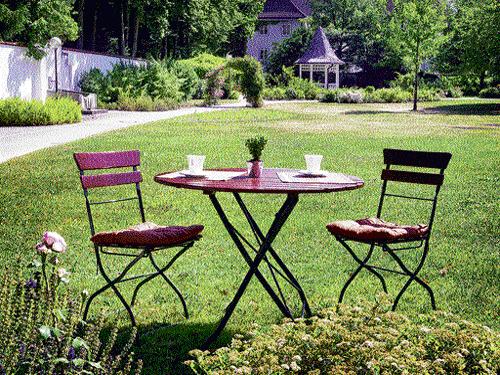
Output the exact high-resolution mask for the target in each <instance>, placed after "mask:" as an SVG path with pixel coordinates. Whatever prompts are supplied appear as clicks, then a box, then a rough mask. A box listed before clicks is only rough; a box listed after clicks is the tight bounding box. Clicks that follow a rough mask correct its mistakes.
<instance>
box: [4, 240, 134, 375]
mask: <svg viewBox="0 0 500 375" xmlns="http://www.w3.org/2000/svg"><path fill="white" fill-rule="evenodd" d="M65 251H66V242H65V241H64V239H63V238H62V237H61V236H60V235H59V234H57V233H55V232H46V233H45V234H44V236H43V238H42V242H41V243H39V244H37V245H36V252H37V254H36V256H35V258H34V259H33V261H32V263H31V264H30V267H31V269H33V270H34V272H33V273H32V277H31V278H30V279H29V281H28V282H26V281H24V280H23V277H21V276H20V270H19V269H18V270H17V271H18V273H12V272H2V275H1V284H0V302H1V303H0V321H1V322H2V324H1V327H0V373H1V374H6V375H11V374H96V375H105V374H117V375H118V374H123V375H125V374H132V373H135V374H139V373H140V372H141V368H142V363H141V361H138V363H137V364H136V365H134V364H133V354H130V353H129V351H130V348H131V345H132V344H133V342H134V341H135V336H136V332H137V330H136V328H134V329H133V330H132V332H131V335H130V337H129V339H128V341H127V342H125V343H122V345H118V344H116V341H117V335H118V330H117V328H115V329H113V330H112V331H111V333H110V335H109V339H108V341H107V342H106V343H105V344H103V343H102V342H101V339H100V336H101V331H102V330H103V328H104V326H103V321H104V319H103V318H101V319H100V320H99V321H98V322H97V323H96V324H90V323H84V322H82V321H81V316H80V314H81V310H82V306H83V303H84V302H85V299H86V297H87V295H88V293H87V292H86V291H84V292H83V293H81V294H80V295H79V296H78V295H74V294H73V293H71V292H70V291H68V290H65V292H63V293H61V291H60V290H58V287H59V286H60V284H61V285H62V284H65V283H68V282H69V280H68V279H67V276H68V274H69V273H68V272H66V270H65V269H63V268H58V267H60V266H59V265H58V264H59V259H57V258H58V257H60V256H62V254H63V253H64V252H65ZM54 254H55V255H54ZM49 258H50V259H49ZM56 265H57V266H56ZM48 268H50V270H49V269H48ZM132 367H133V368H134V371H132Z"/></svg>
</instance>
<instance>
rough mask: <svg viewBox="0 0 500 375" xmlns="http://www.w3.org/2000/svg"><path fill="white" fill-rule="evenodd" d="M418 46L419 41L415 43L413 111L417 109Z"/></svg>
mask: <svg viewBox="0 0 500 375" xmlns="http://www.w3.org/2000/svg"><path fill="white" fill-rule="evenodd" d="M419 47H420V43H417V51H416V56H415V83H414V85H415V86H414V90H413V111H416V110H417V101H418V70H419V69H420V64H419V63H420V58H419Z"/></svg>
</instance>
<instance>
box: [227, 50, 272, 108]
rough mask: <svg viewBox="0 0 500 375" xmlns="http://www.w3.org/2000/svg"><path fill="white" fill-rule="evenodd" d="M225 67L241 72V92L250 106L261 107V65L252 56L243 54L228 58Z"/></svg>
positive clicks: (262, 88)
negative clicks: (242, 55) (243, 55)
mask: <svg viewBox="0 0 500 375" xmlns="http://www.w3.org/2000/svg"><path fill="white" fill-rule="evenodd" d="M226 67H228V68H231V69H235V70H238V71H240V72H241V77H240V86H241V92H242V93H243V95H244V96H245V98H246V100H247V101H248V103H249V104H250V105H251V106H252V107H254V108H257V107H261V106H262V94H263V91H264V85H265V80H264V75H263V73H262V65H261V64H260V63H259V62H258V61H257V60H255V59H254V58H253V57H249V56H245V57H243V58H241V57H237V58H234V59H232V60H229V61H228V62H227V64H226Z"/></svg>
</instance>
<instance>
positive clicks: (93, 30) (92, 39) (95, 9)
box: [90, 2, 99, 51]
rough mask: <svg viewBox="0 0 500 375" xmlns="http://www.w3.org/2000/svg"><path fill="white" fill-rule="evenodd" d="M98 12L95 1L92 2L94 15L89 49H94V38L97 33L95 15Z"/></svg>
mask: <svg viewBox="0 0 500 375" xmlns="http://www.w3.org/2000/svg"><path fill="white" fill-rule="evenodd" d="M98 14H99V10H98V5H97V2H96V3H94V17H93V22H92V37H91V38H90V50H91V51H95V50H96V47H95V40H96V35H97V16H98Z"/></svg>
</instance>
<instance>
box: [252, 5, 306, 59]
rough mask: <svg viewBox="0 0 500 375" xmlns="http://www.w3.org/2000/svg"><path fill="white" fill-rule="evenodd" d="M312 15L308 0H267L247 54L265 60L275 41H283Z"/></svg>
mask: <svg viewBox="0 0 500 375" xmlns="http://www.w3.org/2000/svg"><path fill="white" fill-rule="evenodd" d="M310 15H311V10H310V9H309V7H308V6H307V0H266V2H265V4H264V9H263V11H262V13H261V14H260V15H259V17H258V21H257V29H256V30H255V32H254V34H253V37H252V38H250V39H249V40H248V42H247V50H246V54H247V55H248V56H252V57H254V58H255V59H256V60H257V61H260V62H261V63H262V62H264V61H265V60H266V58H267V56H268V55H269V53H270V52H271V51H272V49H273V46H274V44H275V43H281V42H282V41H283V39H285V38H288V37H289V36H290V35H291V34H292V32H293V31H294V30H295V29H297V28H299V27H300V25H301V20H303V19H304V18H306V17H308V16H310Z"/></svg>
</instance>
